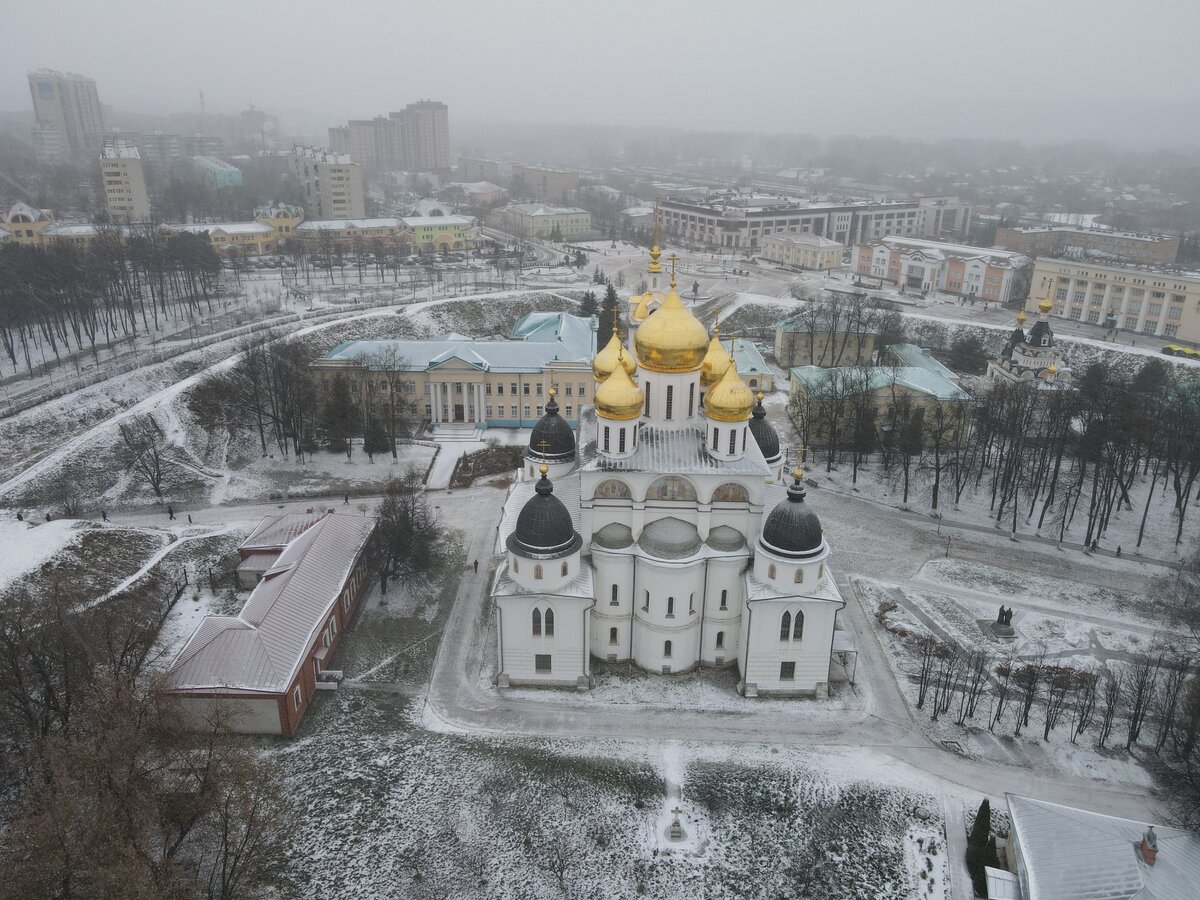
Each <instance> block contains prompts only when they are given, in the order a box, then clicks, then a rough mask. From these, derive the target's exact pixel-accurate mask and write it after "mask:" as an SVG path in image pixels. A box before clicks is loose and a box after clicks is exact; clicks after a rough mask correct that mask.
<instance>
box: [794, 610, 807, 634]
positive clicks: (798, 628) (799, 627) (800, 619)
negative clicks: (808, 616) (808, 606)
mask: <svg viewBox="0 0 1200 900" xmlns="http://www.w3.org/2000/svg"><path fill="white" fill-rule="evenodd" d="M802 637H804V612H803V611H802V610H796V621H795V623H794V624H793V625H792V640H794V641H798V640H800V639H801V638H802Z"/></svg>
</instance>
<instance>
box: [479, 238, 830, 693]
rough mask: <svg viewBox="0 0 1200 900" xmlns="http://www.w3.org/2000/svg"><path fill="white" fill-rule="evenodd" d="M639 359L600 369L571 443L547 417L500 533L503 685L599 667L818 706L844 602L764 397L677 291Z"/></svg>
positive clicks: (639, 349) (597, 365)
mask: <svg viewBox="0 0 1200 900" xmlns="http://www.w3.org/2000/svg"><path fill="white" fill-rule="evenodd" d="M656 249H657V248H656ZM654 261H655V262H657V258H656V257H655V260H654ZM633 312H634V318H635V319H636V318H637V317H636V307H635V308H634V310H633ZM633 345H634V346H633V353H632V354H631V353H630V352H629V351H628V350H627V349H626V348H625V347H624V346H623V345H622V343H621V341H620V339H619V337H618V336H617V335H616V334H614V335H613V337H612V338H611V340H610V341H609V342H608V345H607V346H605V347H604V348H603V349H602V350H601V351H600V352H599V353H598V354H597V355H596V357H595V359H594V361H593V376H594V378H595V380H596V382H597V384H598V387H597V389H596V391H595V396H594V399H595V404H594V407H592V408H590V409H589V410H588V411H587V412H586V413H585V415H584V418H583V420H582V421H581V423H580V426H579V432H578V436H577V437H576V435H574V434H573V433H572V432H571V430H570V429H569V428H564V427H562V425H563V424H564V423H562V422H561V420H559V419H558V413H557V409H551V404H548V405H547V412H546V419H545V421H544V422H542V423H539V425H538V427H537V428H535V429H534V432H533V434H532V435H531V438H530V445H529V448H528V450H527V452H526V456H525V461H524V465H523V467H522V471H521V475H520V478H519V480H518V481H517V482H516V484H515V485H514V486H513V489H512V491H511V493H510V495H509V497H508V500H507V502H506V506H505V514H504V518H503V520H502V523H501V526H500V534H499V542H498V551H499V552H502V553H503V554H504V559H503V561H502V563H501V565H500V567H499V569H498V572H497V575H496V578H495V583H494V585H493V589H492V599H493V602H494V603H495V611H496V633H497V646H498V671H497V673H496V681H497V683H498V684H499V685H501V686H507V685H512V684H544V685H561V686H571V687H588V686H590V684H591V680H592V660H593V659H600V660H606V661H609V662H618V661H632V662H633V663H635V664H636V665H638V666H639V667H641V668H642V669H645V670H647V671H650V672H655V673H661V674H663V675H670V674H673V673H678V672H685V671H688V670H690V669H693V668H695V667H696V666H699V665H704V666H716V667H722V666H736V667H737V670H738V673H739V676H740V678H739V682H738V689H739V690H740V691H741V692H742V693H743V694H745V695H747V696H757V695H760V694H795V695H808V696H825V695H826V694H827V692H828V688H829V677H830V664H831V654H832V652H833V650H834V647H835V632H836V628H837V613H838V611H839V610H841V609H842V608H843V606H844V605H845V604H844V602H843V600H842V598H841V595H840V594H839V592H838V589H837V586H836V584H835V583H834V579H833V575H832V573H831V572H830V570H829V567H828V557H829V546H828V544H827V543H826V541H825V538H824V536H823V534H822V531H821V523H820V521H819V520H818V518H817V515H816V513H815V512H814V511H813V510H812V508H811V507H810V506H809V504H808V503H807V501H806V499H805V491H804V485H803V480H802V477H801V475H802V473H801V472H800V471H799V470H797V471H796V472H795V473H793V474H792V477H790V478H787V479H785V478H784V477H783V476H782V471H781V469H782V463H781V458H782V454H781V452H780V447H779V439H778V436H777V435H776V434H775V431H774V429H773V428H772V427H771V425H770V424H769V423H768V422H767V420H766V417H765V413H764V411H763V408H762V396H761V394H760V395H759V397H758V399H757V402H756V398H755V396H754V395H753V394H752V393H751V391H750V389H749V388H748V387H747V386H746V385H745V384H744V383H743V381H742V380H741V378H740V377H739V376H738V372H737V366H736V363H735V362H734V361H733V360H732V359H731V358H730V357H729V356H728V354H725V355H724V356H723V357H722V356H721V345H720V343H719V342H718V341H716V340H710V337H709V334H708V332H707V330H706V329H705V328H704V326H703V325H702V324H701V323H700V322H699V321H698V320H697V319H696V318H695V316H693V315H692V314H691V313H690V312H689V311H688V310H687V309H686V308H685V307H684V305H683V303H682V301H681V300H680V297H679V295H678V293H677V291H676V290H675V282H674V279H673V278H672V280H671V286H670V290H669V292H668V293H667V294H666V295H665V297H664V298H663V300H662V301H661V303H659V304H658V305H657V307H656V308H655V309H654V310H653V311H652V312H650V313H648V314H647V315H646V316H645V318H644V319H643V320H642V321H641V323H640V324H639V326H638V327H637V331H636V335H635V338H634V341H633ZM702 398H703V402H702ZM552 402H553V401H552ZM555 405H556V404H555ZM788 481H790V482H791V483H790V484H788V483H787V482H788ZM838 634H840V632H839V633H838ZM837 643H838V646H839V647H844V646H846V645H847V644H848V641H847V640H846V636H845V635H841V639H840V640H838V641H837Z"/></svg>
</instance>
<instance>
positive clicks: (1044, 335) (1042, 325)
mask: <svg viewBox="0 0 1200 900" xmlns="http://www.w3.org/2000/svg"><path fill="white" fill-rule="evenodd" d="M1029 346H1030V347H1053V346H1054V332H1053V331H1051V330H1050V323H1049V322H1043V321H1041V320H1040V319H1039V320H1038V321H1037V322H1034V323H1033V327H1032V328H1030V329H1029Z"/></svg>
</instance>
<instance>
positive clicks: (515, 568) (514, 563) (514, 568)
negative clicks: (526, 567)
mask: <svg viewBox="0 0 1200 900" xmlns="http://www.w3.org/2000/svg"><path fill="white" fill-rule="evenodd" d="M520 571H521V567H520V565H518V564H517V558H516V557H515V556H514V557H513V572H520Z"/></svg>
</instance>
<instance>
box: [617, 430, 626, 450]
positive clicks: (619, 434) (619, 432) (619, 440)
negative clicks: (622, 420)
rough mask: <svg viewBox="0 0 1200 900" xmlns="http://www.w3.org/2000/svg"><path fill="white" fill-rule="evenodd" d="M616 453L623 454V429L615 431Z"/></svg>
mask: <svg viewBox="0 0 1200 900" xmlns="http://www.w3.org/2000/svg"><path fill="white" fill-rule="evenodd" d="M617 452H618V453H624V452H625V429H624V428H618V429H617Z"/></svg>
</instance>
